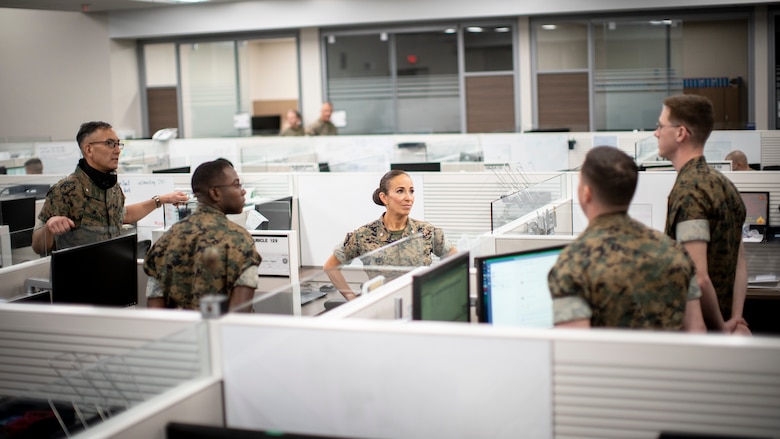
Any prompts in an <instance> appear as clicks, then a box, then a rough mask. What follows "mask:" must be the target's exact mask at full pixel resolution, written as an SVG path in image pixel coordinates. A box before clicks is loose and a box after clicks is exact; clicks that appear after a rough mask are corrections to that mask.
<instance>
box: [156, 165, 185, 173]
mask: <svg viewBox="0 0 780 439" xmlns="http://www.w3.org/2000/svg"><path fill="white" fill-rule="evenodd" d="M190 172H192V171H191V170H190V167H189V166H179V167H177V168H165V169H153V170H152V174H189V173H190Z"/></svg>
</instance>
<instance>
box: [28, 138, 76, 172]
mask: <svg viewBox="0 0 780 439" xmlns="http://www.w3.org/2000/svg"><path fill="white" fill-rule="evenodd" d="M35 155H37V156H38V158H40V159H41V163H43V172H44V173H46V174H62V175H68V174H70V173H71V172H73V170H74V169H76V165H77V164H78V162H79V159H80V158H81V149H79V145H78V144H77V143H76V142H75V141H74V142H47V143H36V144H35Z"/></svg>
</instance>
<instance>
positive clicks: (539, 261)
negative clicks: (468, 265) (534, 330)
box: [475, 246, 565, 328]
mask: <svg viewBox="0 0 780 439" xmlns="http://www.w3.org/2000/svg"><path fill="white" fill-rule="evenodd" d="M564 247H565V246H555V247H546V248H541V249H536V250H529V251H519V252H513V253H505V254H500V255H492V256H485V257H479V258H476V259H475V265H476V266H477V289H478V292H477V315H478V317H479V321H480V322H482V323H491V324H493V325H496V326H523V327H542V328H551V327H552V326H553V311H552V297H551V296H550V288H549V287H548V285H547V274H548V273H549V272H550V269H551V268H552V266H553V265H555V261H557V260H558V255H560V253H561V251H562V250H563V248H564Z"/></svg>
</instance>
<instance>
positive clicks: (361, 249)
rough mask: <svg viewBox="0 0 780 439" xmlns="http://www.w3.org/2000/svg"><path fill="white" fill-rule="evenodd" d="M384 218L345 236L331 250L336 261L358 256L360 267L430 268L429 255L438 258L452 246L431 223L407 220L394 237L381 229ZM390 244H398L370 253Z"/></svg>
mask: <svg viewBox="0 0 780 439" xmlns="http://www.w3.org/2000/svg"><path fill="white" fill-rule="evenodd" d="M384 215H385V214H384V213H383V214H382V216H381V217H379V219H378V220H376V221H374V222H372V223H369V224H366V225H364V226H362V227H360V228H358V229H357V230H355V231H354V232H350V233H347V236H346V238H344V242H343V243H342V244H341V245H340V246H338V247H336V248H335V249H334V251H333V254H334V255H335V256H336V259H338V260H339V262H341V263H342V264H345V263H349V261H351V260H352V259H354V258H357V257H360V260H361V261H362V262H363V265H384V266H394V267H419V266H423V265H431V263H432V262H433V258H432V257H431V254H435V255H436V256H439V257H441V256H444V255H446V254H447V253H449V252H450V249H451V248H452V246H451V245H450V244H449V243H448V242H447V240H446V239H445V238H444V232H443V231H442V230H441V229H439V228H436V227H434V226H433V225H432V224H429V223H426V222H423V221H417V220H414V219H412V218H408V220H407V222H406V228H405V229H404V230H403V231H402V232H401V233H400V236H396V235H398V234H396V233H391V232H390V231H389V230H387V228H386V227H385V224H384V222H383V221H382V217H384ZM405 238H406V239H405ZM394 242H398V243H397V244H396V245H394V246H391V247H387V248H384V249H383V250H380V251H374V250H377V249H379V248H383V247H385V246H387V245H390V244H392V243H394ZM367 253H370V254H367ZM405 271H406V270H404V271H402V272H399V273H396V274H395V275H390V276H388V274H387V273H386V272H377V273H372V272H370V273H368V274H369V277H374V276H375V275H378V274H382V275H384V276H385V277H386V278H388V277H397V276H399V275H401V274H403V272H405ZM388 280H389V279H388Z"/></svg>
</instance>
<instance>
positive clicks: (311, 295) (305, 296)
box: [301, 290, 327, 305]
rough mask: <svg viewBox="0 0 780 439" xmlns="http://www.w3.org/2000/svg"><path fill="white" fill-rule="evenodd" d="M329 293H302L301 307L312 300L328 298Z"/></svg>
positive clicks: (316, 291)
mask: <svg viewBox="0 0 780 439" xmlns="http://www.w3.org/2000/svg"><path fill="white" fill-rule="evenodd" d="M326 295H327V293H323V292H322V291H318V290H314V291H301V305H305V304H307V303H309V302H311V301H312V300H316V299H319V298H320V297H323V296H326Z"/></svg>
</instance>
